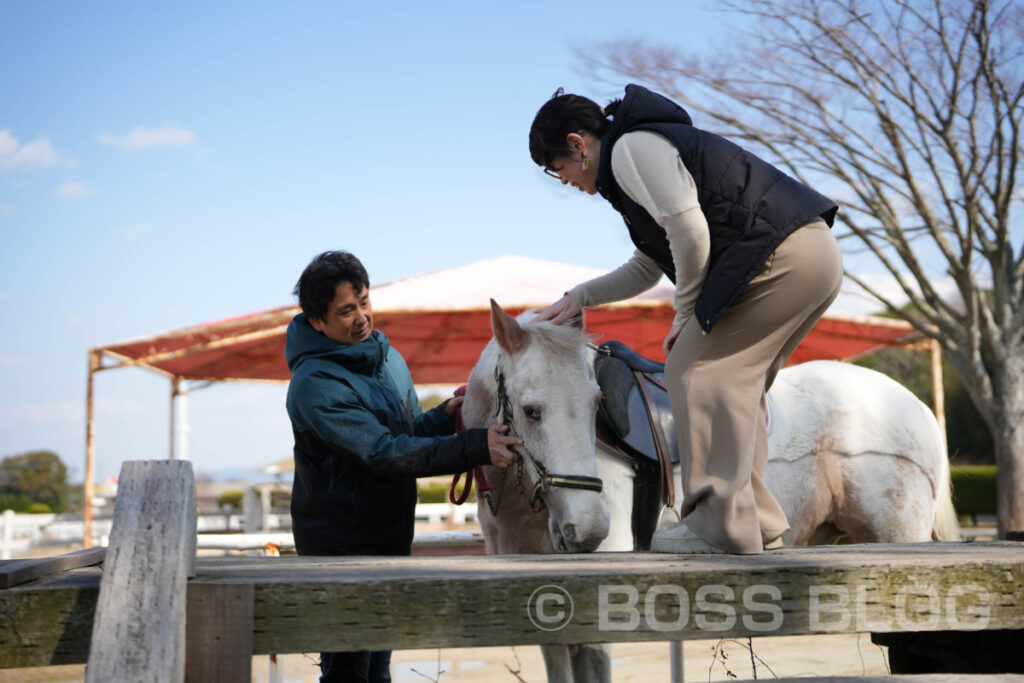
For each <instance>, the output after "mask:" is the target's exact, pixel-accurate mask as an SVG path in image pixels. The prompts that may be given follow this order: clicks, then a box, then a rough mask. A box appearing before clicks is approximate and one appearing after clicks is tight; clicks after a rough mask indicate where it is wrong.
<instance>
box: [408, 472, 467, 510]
mask: <svg viewBox="0 0 1024 683" xmlns="http://www.w3.org/2000/svg"><path fill="white" fill-rule="evenodd" d="M465 483H466V477H465V476H463V477H462V479H461V480H460V481H459V488H458V491H457V493H461V492H462V485H463V484H465ZM417 488H418V489H419V502H421V503H447V502H448V491H449V489H450V488H451V482H447V483H445V482H436V481H429V482H420V483H419V484H418V486H417ZM475 502H476V486H474V487H473V493H472V495H470V496H469V498H468V499H467V500H466V503H467V504H468V503H475Z"/></svg>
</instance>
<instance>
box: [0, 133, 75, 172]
mask: <svg viewBox="0 0 1024 683" xmlns="http://www.w3.org/2000/svg"><path fill="white" fill-rule="evenodd" d="M61 160H62V159H61V156H60V154H59V153H58V152H57V150H56V149H54V147H53V145H52V144H50V140H49V139H48V138H39V139H37V140H33V141H32V142H27V143H25V144H22V143H20V142H19V141H18V138H16V137H14V135H13V134H12V133H11V131H10V130H6V129H5V130H0V171H14V170H16V169H19V168H41V167H44V166H53V165H55V164H57V163H58V162H60V161H61Z"/></svg>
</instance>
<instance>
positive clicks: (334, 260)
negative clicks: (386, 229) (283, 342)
mask: <svg viewBox="0 0 1024 683" xmlns="http://www.w3.org/2000/svg"><path fill="white" fill-rule="evenodd" d="M343 282H347V283H349V284H350V285H352V289H354V290H356V293H359V292H362V291H363V290H364V289H366V288H367V287H369V286H370V277H369V276H368V275H367V274H366V268H364V267H363V264H362V263H360V261H359V259H357V258H356V257H355V256H353V255H352V254H350V253H348V252H347V251H325V252H324V253H322V254H320V255H319V256H317V257H315V258H314V259H313V260H312V261H310V262H309V265H308V266H306V269H305V270H304V271H302V275H300V276H299V281H298V282H296V283H295V289H294V290H292V294H294V295H295V296H297V297H299V306H301V307H302V312H303V313H305V314H306V317H307V318H311V319H313V318H315V319H317V320H323V319H324V317H326V316H327V308H328V307H329V306H330V305H331V302H332V301H334V295H335V293H336V292H337V289H338V285H340V284H341V283H343Z"/></svg>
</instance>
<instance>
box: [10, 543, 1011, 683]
mask: <svg viewBox="0 0 1024 683" xmlns="http://www.w3.org/2000/svg"><path fill="white" fill-rule="evenodd" d="M101 575H102V571H101V569H100V568H98V567H88V568H80V569H73V570H70V571H65V572H62V573H60V574H56V575H53V576H48V577H43V578H41V579H38V580H36V581H32V582H30V583H26V584H23V585H20V586H15V587H11V588H7V589H4V590H0V614H2V615H3V618H2V619H0V667H14V666H19V667H23V666H43V665H53V664H66V663H81V662H84V661H86V659H87V657H88V654H89V643H90V637H91V630H92V623H93V612H94V609H95V606H96V601H97V596H98V591H99V584H100V578H101ZM218 587H220V588H221V589H222V591H221V592H222V593H223V592H224V591H227V593H230V594H231V595H232V596H234V597H233V598H232V599H233V600H234V601H235V603H238V604H235V605H234V607H233V606H232V603H231V602H230V601H229V602H227V603H222V604H220V605H219V606H218V607H217V610H218V611H219V613H220V614H221V618H220V621H219V622H218V623H221V624H227V625H228V626H224V627H222V628H230V629H232V630H234V631H235V633H234V634H233V636H232V634H224V633H222V634H220V635H221V636H224V637H227V636H232V638H231V640H232V642H242V643H245V642H251V648H250V649H251V652H252V653H253V654H268V653H279V654H284V653H297V652H311V651H314V652H315V651H331V650H351V649H414V648H434V647H443V648H449V647H469V646H491V645H518V644H539V643H573V642H594V641H606V642H616V641H650V640H686V639H692V638H709V637H737V636H746V635H754V636H758V635H792V634H807V633H838V632H876V633H886V632H897V631H949V630H954V631H956V630H960V631H971V630H987V629H1024V609H1022V607H1021V606H1022V605H1024V544H1020V543H1013V542H975V543H924V544H912V545H858V546H830V547H819V548H792V549H784V550H780V551H774V552H770V553H765V554H762V555H757V556H679V555H663V554H654V553H602V554H593V555H573V556H568V555H549V556H485V557H412V558H366V557H349V558H308V557H276V558H275V557H258V558H257V557H252V558H198V559H197V561H196V572H195V576H194V577H193V578H190V579H189V581H188V589H189V598H190V609H189V625H188V630H189V631H190V632H191V631H192V629H193V622H194V621H195V622H196V623H198V621H199V619H200V617H201V616H202V614H201V613H199V614H194V613H193V608H192V598H193V593H195V594H196V595H200V594H202V595H203V596H204V599H207V598H208V596H209V595H211V594H214V595H215V594H216V593H217V592H218V591H217V589H218ZM250 591H251V593H250ZM211 592H212V593H211ZM227 593H225V594H227ZM250 594H251V596H252V597H251V602H249V599H248V598H247V597H245V596H248V595H250ZM239 596H241V597H239ZM239 601H241V602H240V603H239ZM170 618H171V616H170V615H168V619H170ZM1022 634H1024V631H1022ZM250 638H251V640H250ZM1022 642H1024V635H1022Z"/></svg>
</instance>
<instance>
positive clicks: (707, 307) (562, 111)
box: [530, 85, 843, 554]
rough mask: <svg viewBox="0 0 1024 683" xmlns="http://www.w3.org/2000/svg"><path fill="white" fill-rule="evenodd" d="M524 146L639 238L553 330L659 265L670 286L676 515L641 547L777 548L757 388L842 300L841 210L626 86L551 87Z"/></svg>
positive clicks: (568, 298) (639, 288)
mask: <svg viewBox="0 0 1024 683" xmlns="http://www.w3.org/2000/svg"><path fill="white" fill-rule="evenodd" d="M609 117H610V118H609ZM530 155H531V156H532V157H533V160H534V162H536V163H537V164H539V165H540V166H541V167H543V169H544V172H545V173H547V174H548V175H551V176H553V177H555V178H556V179H558V180H560V181H561V182H562V184H563V185H572V186H573V187H575V188H576V189H578V190H580V191H582V192H586V193H587V194H596V193H600V194H601V196H602V197H604V198H605V199H607V200H608V201H609V202H610V203H611V205H612V206H613V207H615V209H616V210H617V211H619V212H620V213H621V214H622V216H623V218H624V219H625V222H626V228H627V230H628V231H629V235H630V237H631V238H632V240H633V243H634V245H635V246H636V251H635V252H634V253H633V257H632V258H631V259H630V260H629V261H627V262H626V263H625V264H624V265H622V266H620V267H619V268H617V269H616V270H613V271H612V272H610V273H608V274H606V275H603V276H601V277H598V278H595V279H594V280H590V281H588V282H584V283H583V284H581V285H578V286H577V287H574V288H573V289H572V290H570V291H569V292H567V293H566V295H565V296H564V297H562V298H561V299H559V300H558V301H556V302H555V303H554V304H552V305H551V306H548V307H547V308H546V309H544V311H542V312H541V314H540V316H539V319H541V320H551V321H552V322H555V323H560V322H563V321H565V320H568V319H569V318H571V317H573V316H575V315H578V314H579V313H580V311H581V310H582V308H584V307H587V306H598V305H600V304H604V303H608V302H611V301H618V300H622V299H627V298H629V297H632V296H635V295H636V294H639V293H640V292H643V291H645V290H647V289H649V288H651V287H652V286H653V285H654V284H655V283H657V281H658V280H659V279H660V277H661V275H662V274H665V275H666V276H667V277H668V278H669V279H670V280H672V281H674V282H675V285H676V291H675V301H674V306H675V319H674V322H673V324H672V328H671V330H670V331H669V332H668V335H667V336H666V337H665V342H664V350H665V354H666V356H667V358H668V360H667V363H666V367H665V380H666V384H667V385H668V389H669V397H670V399H671V402H672V411H673V413H674V416H675V426H676V434H677V437H678V439H679V452H680V454H681V457H682V463H681V464H682V487H683V491H682V493H683V508H682V519H681V521H680V522H679V523H677V524H676V525H674V526H672V527H670V528H667V529H661V530H658V531H656V532H655V534H654V537H653V539H652V542H651V549H652V550H655V551H660V552H678V553H744V554H746V553H759V552H761V551H762V549H766V548H767V549H773V548H776V547H781V545H782V540H781V536H782V533H783V532H784V531H785V530H786V529H787V528H789V524H788V522H787V521H786V516H785V513H784V512H783V511H782V509H781V508H780V507H779V504H778V503H777V502H776V501H775V498H774V497H773V496H772V494H771V493H770V492H769V491H768V489H767V488H766V487H765V485H764V482H763V481H762V475H763V472H764V466H765V462H766V460H767V455H768V437H767V433H766V430H765V392H767V390H768V388H769V387H770V386H771V384H772V381H773V380H774V378H775V374H776V373H777V372H778V370H779V369H780V368H781V367H782V366H783V364H784V363H785V362H786V359H787V358H788V357H789V355H790V354H791V353H792V352H793V351H794V350H795V349H796V347H797V345H798V344H799V343H800V341H801V340H802V339H803V338H804V336H806V334H807V333H808V332H809V331H810V330H811V328H812V327H813V326H814V324H815V322H816V321H817V320H818V318H819V317H821V315H822V313H824V311H825V309H826V308H828V306H829V304H830V303H831V302H832V300H833V299H834V298H835V297H836V295H837V294H838V293H839V286H840V283H841V281H842V272H843V269H842V259H841V256H840V254H839V247H838V245H837V244H836V240H835V237H834V236H833V235H832V232H831V230H830V227H831V225H832V222H833V219H834V218H835V215H836V211H837V210H838V207H837V206H836V204H835V203H833V202H832V201H831V200H829V199H828V198H826V197H824V196H822V195H820V194H818V193H817V192H815V191H814V190H812V189H810V188H808V187H806V186H805V185H803V184H801V183H799V182H797V181H796V180H794V179H793V178H791V177H789V176H787V175H785V174H784V173H782V172H781V171H779V170H778V169H777V168H775V167H773V166H771V165H770V164H768V163H766V162H764V161H762V160H761V159H759V158H757V157H756V156H754V155H753V154H751V153H749V152H747V151H745V150H743V149H741V148H740V147H738V146H737V145H735V144H733V143H731V142H729V141H727V140H725V139H723V138H721V137H718V136H716V135H713V134H711V133H708V132H705V131H702V130H700V129H698V128H694V127H693V125H692V121H691V119H690V116H689V115H688V114H687V113H686V111H685V110H684V109H683V108H682V107H680V106H679V105H678V104H676V103H674V102H672V101H671V100H669V99H667V98H665V97H662V96H661V95H658V94H656V93H654V92H651V91H650V90H647V89H645V88H643V87H641V86H638V85H629V86H626V93H625V96H624V97H623V98H622V99H621V100H615V101H613V102H612V103H611V104H609V105H608V106H607V107H606V108H605V109H604V110H602V109H601V108H600V107H599V106H598V105H597V104H596V103H594V102H593V101H591V100H589V99H587V98H584V97H580V96H577V95H565V94H562V91H561V90H559V91H558V92H557V93H555V96H554V97H553V98H552V99H551V100H549V101H548V102H547V103H546V104H545V105H544V106H543V107H541V109H540V111H539V112H538V113H537V116H536V118H534V121H533V125H532V127H531V128H530Z"/></svg>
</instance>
